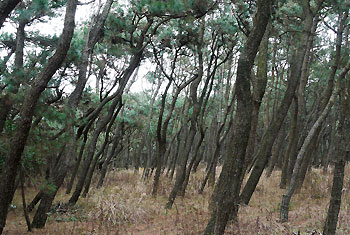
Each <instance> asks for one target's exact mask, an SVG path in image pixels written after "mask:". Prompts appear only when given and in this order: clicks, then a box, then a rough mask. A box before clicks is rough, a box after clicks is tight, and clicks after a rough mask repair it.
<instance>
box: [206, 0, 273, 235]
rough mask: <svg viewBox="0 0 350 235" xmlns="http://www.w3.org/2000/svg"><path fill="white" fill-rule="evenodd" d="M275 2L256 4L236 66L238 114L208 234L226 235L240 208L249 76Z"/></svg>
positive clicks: (248, 115) (249, 111) (248, 122)
mask: <svg viewBox="0 0 350 235" xmlns="http://www.w3.org/2000/svg"><path fill="white" fill-rule="evenodd" d="M271 5H272V1H269V0H267V1H260V0H258V1H257V12H256V14H255V22H254V23H255V24H254V27H253V29H252V31H251V32H250V34H249V37H248V39H247V41H246V42H245V44H244V47H243V50H242V52H241V54H240V57H239V60H238V66H237V76H236V90H235V93H236V97H237V110H236V117H235V125H234V126H235V131H234V132H232V133H233V134H232V136H230V140H232V142H231V143H232V144H230V145H229V147H228V149H227V155H226V158H225V162H224V165H223V168H222V171H221V174H220V177H219V179H218V182H217V184H216V187H215V190H214V192H213V195H212V198H211V205H212V206H211V218H210V220H209V222H208V224H207V227H206V230H205V234H216V235H220V234H224V232H225V228H226V224H227V221H228V219H229V218H230V217H231V215H232V212H233V210H234V208H235V207H237V204H236V203H238V198H239V191H240V186H241V185H240V183H241V181H240V179H241V174H242V173H243V171H242V168H243V166H244V160H245V159H244V157H245V153H246V147H247V144H248V139H249V130H250V125H251V120H252V116H251V115H252V97H251V92H250V82H249V80H250V75H251V69H252V67H253V65H254V60H255V56H256V54H257V52H258V48H259V45H260V42H261V40H262V38H263V36H264V33H265V29H266V26H267V24H268V21H269V18H270V8H271Z"/></svg>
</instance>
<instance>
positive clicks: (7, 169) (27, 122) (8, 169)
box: [0, 0, 77, 234]
mask: <svg viewBox="0 0 350 235" xmlns="http://www.w3.org/2000/svg"><path fill="white" fill-rule="evenodd" d="M76 6H77V1H76V0H68V1H67V8H66V15H65V20H64V28H63V32H62V35H61V37H60V41H59V44H58V46H57V50H56V52H55V54H54V55H53V56H52V57H51V58H50V59H49V60H48V62H47V64H46V66H45V67H44V68H43V70H42V72H41V73H40V74H39V75H38V79H36V80H35V82H34V83H33V85H32V87H31V88H30V89H29V90H28V92H27V93H26V95H25V98H24V101H23V104H22V107H21V109H20V113H19V118H18V122H17V125H16V126H17V128H16V129H15V131H14V134H13V137H12V139H11V146H10V149H9V151H8V154H7V157H6V164H5V166H4V168H3V172H2V177H1V183H0V192H1V194H0V234H1V233H2V231H3V228H4V227H5V223H6V217H7V211H8V207H9V204H10V203H11V201H12V198H13V194H14V185H15V179H16V175H17V169H18V166H19V162H20V161H21V157H22V153H23V150H24V147H25V145H26V141H27V138H28V134H29V131H30V128H31V123H32V119H33V115H34V110H35V107H36V104H37V102H38V100H39V97H40V94H41V93H42V92H43V91H44V90H45V88H46V86H47V84H48V83H49V81H50V80H51V78H52V76H53V75H54V74H55V73H56V71H57V70H58V69H59V67H60V66H61V64H62V63H63V61H64V59H65V58H66V55H67V52H68V49H69V47H70V42H71V40H72V37H73V33H74V28H75V21H74V17H75V11H76Z"/></svg>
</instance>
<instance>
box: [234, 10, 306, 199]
mask: <svg viewBox="0 0 350 235" xmlns="http://www.w3.org/2000/svg"><path fill="white" fill-rule="evenodd" d="M312 19H313V17H312V15H311V14H308V15H307V17H306V18H305V22H304V29H303V33H302V35H301V43H300V44H299V45H298V48H297V50H296V55H295V59H293V60H292V63H291V75H290V78H289V80H288V86H287V90H286V93H285V95H284V97H283V100H282V102H281V104H280V106H279V108H278V110H277V114H276V116H275V117H274V120H273V121H271V122H270V126H269V127H268V129H267V130H266V132H265V133H264V135H263V137H262V141H261V143H260V146H259V149H258V151H257V154H256V158H257V160H256V162H255V164H254V167H253V170H252V173H251V175H250V177H249V179H248V181H247V183H246V185H245V186H244V189H243V191H242V193H241V196H240V198H241V202H243V203H245V204H248V203H249V201H250V199H251V197H252V195H253V193H254V191H255V188H256V186H257V184H258V182H259V180H260V177H261V175H262V173H263V171H264V169H265V166H266V164H267V160H268V156H269V154H270V152H271V149H272V146H273V143H274V142H275V139H276V137H277V135H278V132H279V130H280V129H281V126H282V124H283V121H284V118H285V116H286V115H287V112H288V109H289V106H290V104H291V102H292V100H293V97H294V94H295V89H296V88H297V85H298V83H299V79H300V75H301V67H302V61H303V59H304V57H305V53H306V50H310V48H307V46H306V45H307V42H308V38H309V36H310V33H311V27H312V23H313V21H312Z"/></svg>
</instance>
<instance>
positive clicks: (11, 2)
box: [0, 0, 21, 29]
mask: <svg viewBox="0 0 350 235" xmlns="http://www.w3.org/2000/svg"><path fill="white" fill-rule="evenodd" d="M20 2H21V0H4V1H2V2H1V3H0V29H1V28H2V25H3V24H4V22H5V20H6V18H7V17H8V16H9V15H10V13H11V12H12V11H13V10H14V9H15V7H16V6H17V4H18V3H20Z"/></svg>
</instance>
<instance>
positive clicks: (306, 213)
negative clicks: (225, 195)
mask: <svg viewBox="0 0 350 235" xmlns="http://www.w3.org/2000/svg"><path fill="white" fill-rule="evenodd" d="M349 177H350V169H349V167H348V166H347V169H346V175H345V182H344V190H343V191H344V193H343V201H342V207H341V212H340V215H339V224H338V233H337V234H339V235H345V234H350V220H349V218H350V206H349V205H350V194H349V192H350V191H349V190H350V180H349ZM203 178H204V169H200V170H199V171H198V172H197V173H196V174H194V175H193V176H191V179H190V183H189V185H188V190H187V192H186V195H185V197H184V198H177V199H176V201H175V204H174V207H173V209H172V210H165V209H164V205H165V203H166V201H167V196H168V195H169V193H170V190H171V187H172V185H173V182H171V181H170V180H169V179H167V178H165V177H163V178H161V183H160V188H159V195H158V197H156V198H154V197H152V196H151V189H152V180H150V181H146V182H145V181H143V180H142V179H141V177H140V176H139V175H134V173H133V171H131V170H130V171H115V172H112V173H110V174H109V176H108V178H107V179H106V182H105V186H104V187H103V188H102V189H100V190H96V189H94V188H92V189H91V192H90V194H89V195H88V197H87V198H81V199H79V201H78V204H77V206H76V207H75V208H72V209H71V210H70V211H69V212H67V213H65V214H59V213H54V214H51V215H50V216H49V220H48V223H47V226H46V228H44V229H41V230H35V231H34V233H33V234H56V235H57V234H151V235H153V234H201V233H202V232H203V230H204V228H205V226H206V222H207V221H208V219H209V212H208V209H207V208H208V201H209V198H210V194H211V189H208V188H206V189H205V191H204V193H203V194H202V195H198V193H197V191H198V188H199V186H200V183H201V180H202V179H203ZM279 179H280V172H278V171H276V172H274V173H273V174H272V176H271V177H270V178H269V179H267V178H266V177H265V176H263V177H262V179H261V181H260V183H259V185H258V186H257V189H256V192H255V193H254V195H253V197H252V200H251V203H250V205H249V206H241V208H240V212H239V218H238V223H237V224H230V225H229V226H228V227H227V230H226V234H266V235H272V234H292V233H293V232H298V231H300V233H301V234H311V232H312V231H314V230H316V231H318V232H321V231H322V227H323V223H324V220H325V217H326V212H327V209H328V204H329V197H330V188H331V185H332V182H331V179H332V174H331V172H329V173H328V174H327V175H324V174H322V172H321V171H320V170H317V169H314V170H313V171H312V172H309V173H308V176H307V180H306V181H305V184H304V187H303V189H302V191H301V192H300V193H299V194H297V195H295V196H294V197H293V199H292V202H291V207H290V208H291V211H290V214H289V218H290V219H289V222H288V223H283V224H282V223H279V222H278V218H279V205H280V202H281V197H282V194H283V193H284V190H281V189H279ZM26 195H27V198H28V199H31V198H32V197H33V196H34V195H35V190H34V189H32V188H31V189H27V190H26ZM68 197H69V196H68V195H66V194H64V192H63V191H60V192H59V194H58V196H57V199H56V202H57V201H61V202H65V201H67V200H68ZM20 202H21V199H20V197H19V195H18V194H16V196H15V199H14V201H13V204H15V205H16V206H17V208H16V209H12V210H11V211H10V213H9V217H8V221H7V226H6V228H5V232H4V234H26V226H25V222H24V219H23V216H22V208H21V203H20ZM30 215H31V217H32V216H33V215H34V214H33V213H32V214H30Z"/></svg>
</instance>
